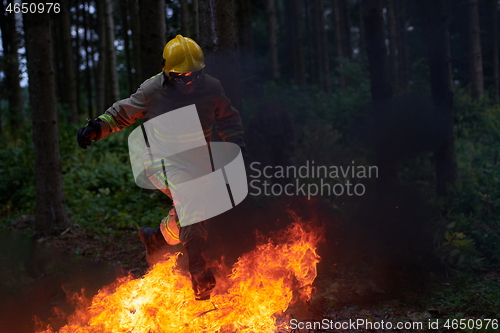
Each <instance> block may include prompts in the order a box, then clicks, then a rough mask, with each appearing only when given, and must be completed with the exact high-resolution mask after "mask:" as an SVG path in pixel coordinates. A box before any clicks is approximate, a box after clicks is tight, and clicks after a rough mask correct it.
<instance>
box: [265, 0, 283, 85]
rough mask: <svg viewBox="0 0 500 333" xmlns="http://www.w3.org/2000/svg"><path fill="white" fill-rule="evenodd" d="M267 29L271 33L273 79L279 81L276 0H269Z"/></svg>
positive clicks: (270, 48) (270, 46)
mask: <svg viewBox="0 0 500 333" xmlns="http://www.w3.org/2000/svg"><path fill="white" fill-rule="evenodd" d="M266 14H267V29H268V33H269V54H270V55H271V59H270V61H271V70H272V79H273V80H275V81H277V80H279V78H280V72H279V63H278V37H277V35H278V33H277V25H276V3H275V0H267V5H266Z"/></svg>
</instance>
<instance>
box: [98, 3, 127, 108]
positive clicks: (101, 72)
mask: <svg viewBox="0 0 500 333" xmlns="http://www.w3.org/2000/svg"><path fill="white" fill-rule="evenodd" d="M132 1H133V0H132ZM96 7H97V8H96V11H97V30H98V32H97V34H98V36H99V44H98V45H99V46H98V50H99V62H98V64H97V72H96V80H95V81H96V105H97V113H98V114H101V113H103V112H104V111H105V108H106V107H108V106H109V105H106V93H105V90H106V88H105V82H106V63H107V60H106V58H107V53H106V15H105V12H106V11H105V2H104V1H97V2H96Z"/></svg>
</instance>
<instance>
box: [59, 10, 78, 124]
mask: <svg viewBox="0 0 500 333" xmlns="http://www.w3.org/2000/svg"><path fill="white" fill-rule="evenodd" d="M58 16H59V17H60V19H61V30H62V31H61V36H62V41H61V42H62V48H61V51H62V58H63V68H64V75H65V80H64V81H65V84H66V91H65V96H64V101H65V102H66V103H68V106H69V109H70V110H71V122H72V123H73V124H76V123H78V104H77V96H76V89H77V87H76V79H75V66H74V63H73V48H72V46H71V44H72V43H71V24H70V11H69V4H68V2H67V1H62V2H61V14H60V15H58Z"/></svg>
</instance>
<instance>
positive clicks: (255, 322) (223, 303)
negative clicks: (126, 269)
mask: <svg viewBox="0 0 500 333" xmlns="http://www.w3.org/2000/svg"><path fill="white" fill-rule="evenodd" d="M320 235H321V230H320V228H317V227H313V226H312V225H311V223H304V222H300V221H299V222H296V223H293V224H291V225H290V226H289V227H288V228H286V229H285V230H283V231H281V232H279V233H278V234H277V236H276V237H273V238H272V239H267V240H266V241H263V242H261V244H260V245H258V246H257V247H256V248H255V249H254V250H253V251H251V252H249V253H246V254H245V255H243V256H242V257H240V258H239V260H238V262H237V263H236V264H235V265H234V267H233V269H232V272H231V273H230V274H229V276H227V277H218V281H217V283H218V287H217V289H216V292H215V295H213V296H212V298H211V299H210V300H209V301H196V300H195V299H194V294H193V291H192V288H191V282H190V279H189V277H188V275H187V274H186V273H185V272H182V271H180V270H178V269H177V268H176V264H177V259H178V256H179V254H176V255H172V256H169V257H167V258H165V260H164V261H162V262H160V263H158V264H156V265H155V266H153V267H152V269H151V270H150V271H149V272H148V273H147V274H146V275H145V276H143V277H142V278H140V279H133V278H131V277H126V278H122V279H119V280H118V281H116V282H115V283H114V284H113V285H111V286H108V287H105V288H103V289H102V290H101V291H100V292H99V293H98V294H97V295H96V296H95V297H94V298H93V299H92V300H91V301H88V300H86V299H84V298H83V297H80V296H73V297H74V301H75V303H76V304H77V310H76V312H75V313H74V314H73V315H71V316H69V317H68V318H67V322H68V324H67V325H66V326H64V327H62V328H61V329H59V330H58V332H60V333H69V332H71V333H81V332H82V333H83V332H92V333H97V332H103V333H104V332H105V333H110V332H113V333H118V332H124V333H125V332H127V333H130V332H134V333H149V332H157V333H160V332H161V333H164V332H176V333H184V332H185V333H188V332H189V333H193V332H259V333H261V332H275V331H276V330H278V329H280V328H283V327H284V321H283V320H281V322H282V323H280V320H279V319H280V318H281V319H283V318H284V317H285V314H284V312H285V311H286V310H287V309H288V307H289V305H290V304H292V303H293V302H295V301H297V300H298V299H299V298H300V299H302V300H308V299H310V297H311V296H312V283H313V281H314V279H315V278H316V275H317V271H316V264H317V263H318V262H319V256H318V255H317V253H316V246H317V243H318V242H319V240H320V238H321V236H320ZM261 238H262V239H263V237H261ZM218 271H219V272H221V271H224V267H222V266H220V267H219V269H218ZM39 326H40V325H39ZM37 332H39V333H42V332H43V333H52V332H56V331H55V330H54V329H53V328H51V327H50V326H48V327H44V328H43V329H39V330H37Z"/></svg>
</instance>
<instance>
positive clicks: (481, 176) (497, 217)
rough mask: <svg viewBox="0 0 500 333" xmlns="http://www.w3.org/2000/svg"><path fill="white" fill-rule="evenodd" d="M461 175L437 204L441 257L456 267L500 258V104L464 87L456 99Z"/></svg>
mask: <svg viewBox="0 0 500 333" xmlns="http://www.w3.org/2000/svg"><path fill="white" fill-rule="evenodd" d="M454 111H455V124H456V134H457V140H456V150H457V162H458V169H459V175H460V178H459V180H458V181H457V183H456V184H455V186H454V187H450V193H451V195H450V196H449V197H448V198H446V199H445V200H440V201H439V200H438V201H437V202H436V205H437V206H438V207H439V208H440V209H441V210H442V211H444V212H445V215H444V216H443V218H442V221H441V223H440V226H441V229H440V231H439V233H438V234H439V238H440V239H439V249H440V257H441V258H442V259H443V260H444V261H445V262H447V263H448V264H451V266H452V267H458V268H462V269H464V268H479V267H482V266H483V265H487V266H489V265H498V263H500V224H499V221H500V164H499V163H498V161H497V159H498V152H499V151H500V106H498V105H497V106H490V105H488V102H487V101H480V102H475V101H472V100H471V99H470V97H468V96H467V95H466V94H465V93H464V92H463V91H459V92H458V93H457V94H456V96H455V101H454Z"/></svg>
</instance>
